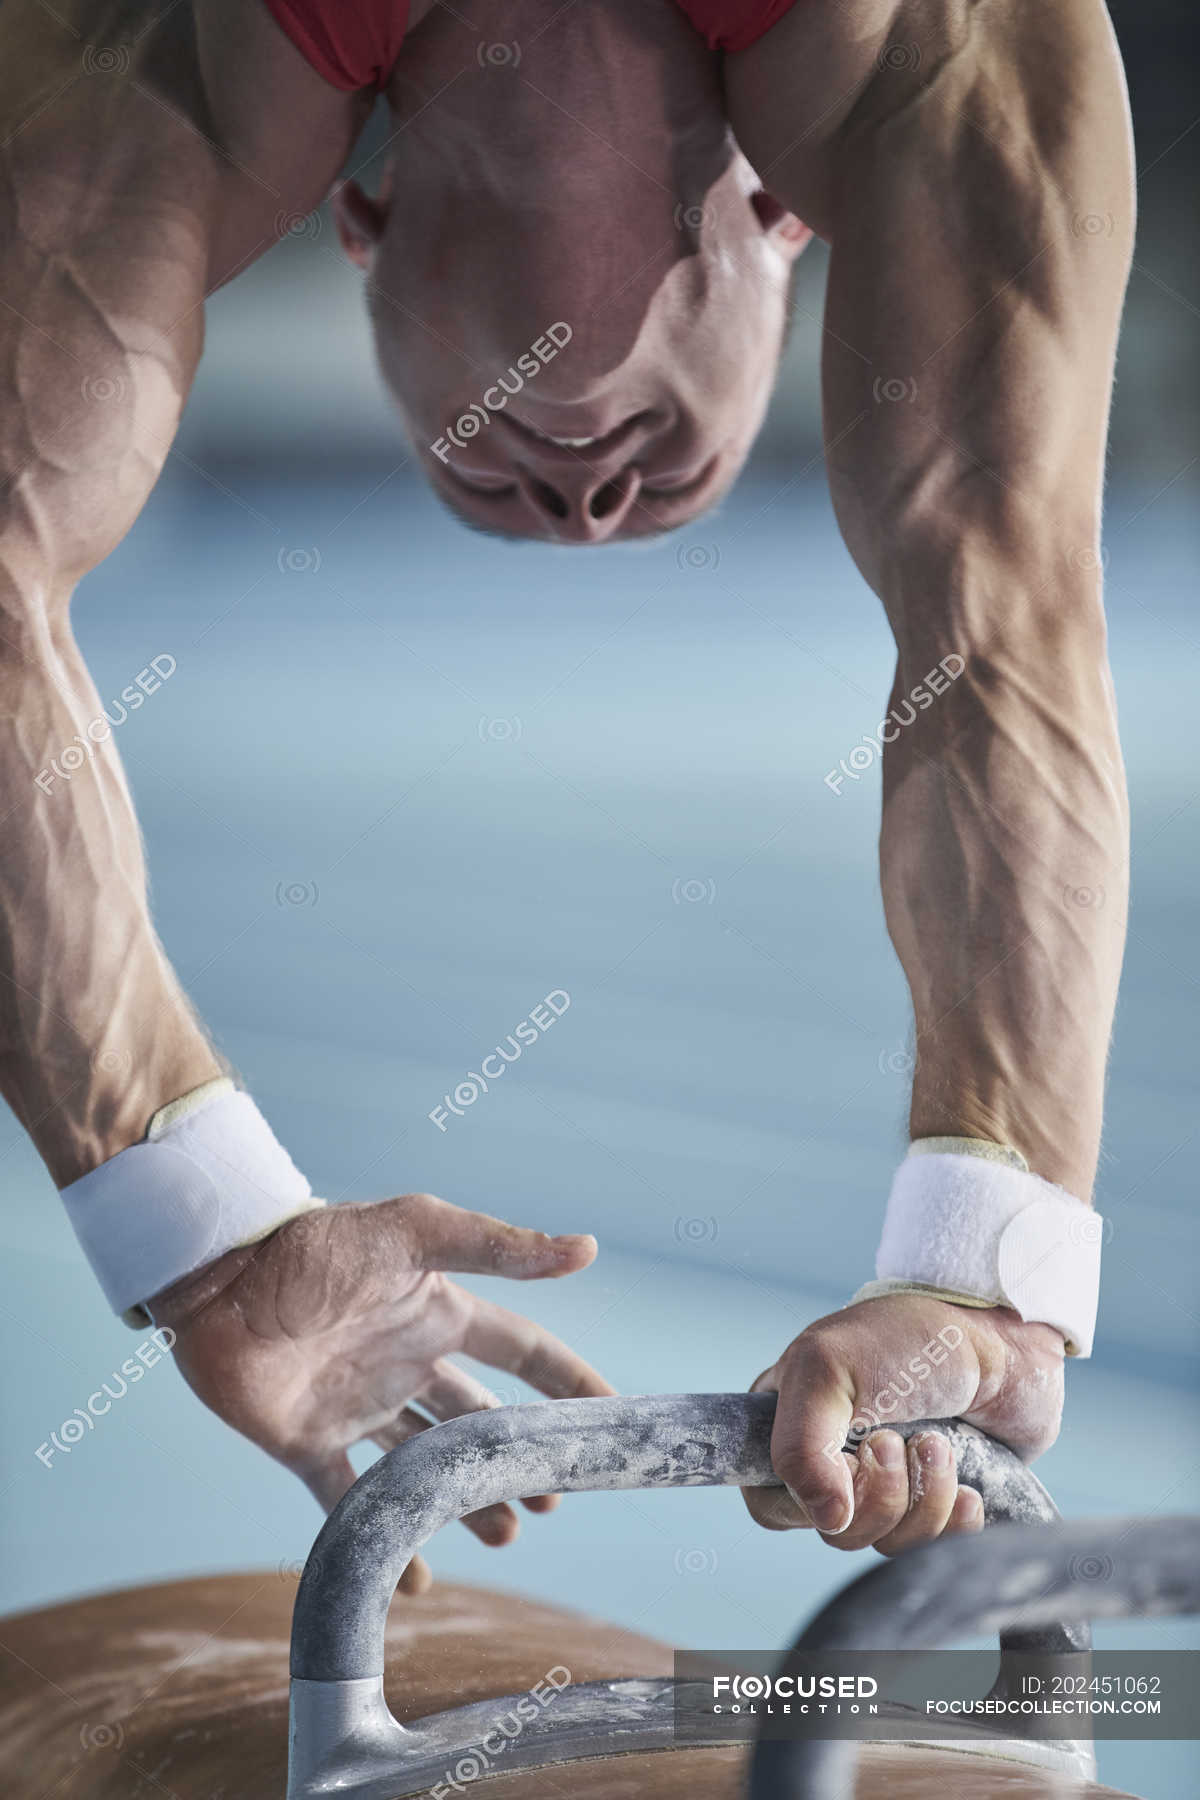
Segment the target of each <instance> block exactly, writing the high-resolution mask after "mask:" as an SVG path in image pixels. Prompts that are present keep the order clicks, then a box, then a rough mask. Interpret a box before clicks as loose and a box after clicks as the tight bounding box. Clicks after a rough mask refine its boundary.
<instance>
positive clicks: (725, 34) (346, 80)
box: [266, 0, 794, 90]
mask: <svg viewBox="0 0 1200 1800" xmlns="http://www.w3.org/2000/svg"><path fill="white" fill-rule="evenodd" d="M266 4H267V6H268V8H269V9H270V11H271V13H272V14H273V15H274V17H275V20H276V22H277V23H278V24H279V25H280V26H281V27H282V29H283V30H284V31H285V32H286V33H287V35H288V37H290V38H291V40H292V42H293V44H295V46H296V48H297V50H299V52H300V54H301V55H302V56H303V57H304V58H305V60H306V61H307V62H309V63H311V64H312V66H313V68H314V69H315V70H316V71H317V74H318V75H322V76H324V78H325V80H326V81H328V82H330V83H331V84H332V85H333V86H334V87H336V88H344V89H346V90H353V89H356V88H381V87H383V86H384V85H385V83H386V82H387V79H388V76H389V75H390V74H391V72H392V68H393V65H394V64H395V61H396V58H397V56H399V54H400V46H401V44H402V43H403V42H404V31H405V27H406V26H407V24H408V0H266ZM678 4H679V5H680V6H681V7H682V8H683V11H684V12H685V13H686V14H687V16H688V18H689V19H690V20H691V21H692V24H693V25H694V26H695V27H696V30H697V31H699V32H700V33H701V34H702V35H703V37H704V41H705V42H706V43H707V44H708V46H709V48H710V49H711V50H745V49H747V48H748V47H749V46H750V45H751V44H753V43H756V42H757V40H758V39H759V38H760V37H761V36H762V35H763V33H764V32H765V31H768V30H769V29H770V28H771V26H772V25H774V23H775V21H776V20H777V19H781V18H782V17H783V15H784V13H785V12H788V11H789V10H790V9H791V7H792V6H793V4H794V0H678Z"/></svg>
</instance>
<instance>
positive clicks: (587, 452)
mask: <svg viewBox="0 0 1200 1800" xmlns="http://www.w3.org/2000/svg"><path fill="white" fill-rule="evenodd" d="M377 207H378V211H375V210H374V209H376V208H377ZM676 212H677V214H678V215H679V216H678V217H672V216H671V214H670V211H669V209H668V210H667V212H666V214H665V219H664V214H663V209H662V208H661V207H656V208H654V209H652V210H649V211H647V210H645V209H643V211H642V212H641V214H640V215H639V216H637V217H634V218H630V219H622V218H620V217H616V218H614V217H613V216H612V214H611V213H606V212H605V210H604V208H603V204H602V202H601V204H600V207H599V210H598V211H597V212H595V213H594V214H593V216H592V217H591V218H589V217H588V215H587V209H583V208H581V209H580V210H579V213H578V216H576V214H575V213H571V214H569V215H568V216H567V217H566V218H565V219H564V218H563V217H558V218H556V219H554V220H553V221H547V220H540V219H539V218H538V217H536V216H530V217H527V218H523V217H521V216H519V215H518V216H517V217H516V218H514V216H513V215H512V213H511V211H508V212H506V213H505V214H504V215H503V216H500V215H499V214H498V213H497V212H496V211H495V210H494V209H489V208H488V207H487V206H482V207H477V208H473V209H471V210H470V216H468V217H463V216H461V214H460V211H459V209H458V208H454V209H445V208H435V209H433V210H431V211H427V212H425V214H424V216H420V215H421V206H420V202H419V201H418V203H417V205H416V207H415V208H413V209H409V208H407V207H406V215H407V216H406V220H405V224H404V228H403V230H401V229H400V226H399V224H398V223H397V222H394V221H392V220H391V219H390V213H389V208H388V205H387V200H386V196H385V199H384V201H383V203H382V204H380V203H376V202H370V201H367V200H366V198H365V196H363V195H362V194H361V193H359V192H357V191H348V190H345V189H344V190H342V191H341V193H340V195H339V198H338V214H339V225H340V228H341V231H342V237H343V242H344V243H345V245H346V248H347V249H348V250H349V252H350V254H351V255H352V256H354V257H355V260H356V261H359V262H361V263H362V265H363V266H364V267H365V268H366V269H367V270H368V273H369V277H370V282H369V298H370V307H371V315H372V319H373V323H374V328H375V337H376V347H377V352H378V356H379V362H380V366H381V369H382V372H383V374H384V377H385V380H386V381H387V383H388V385H389V388H390V390H391V392H392V394H393V396H394V398H395V400H396V402H397V405H398V406H399V409H400V412H401V414H402V417H403V419H404V422H405V426H406V429H407V431H408V434H409V437H410V438H411V440H412V443H413V446H414V449H415V451H416V454H417V457H418V459H419V460H420V463H421V466H422V468H423V469H424V470H425V472H426V474H427V476H428V478H429V480H430V482H431V483H432V485H433V487H434V488H435V490H436V492H437V493H438V494H439V496H440V497H441V498H442V499H443V500H444V501H445V503H446V504H447V505H448V506H449V507H450V508H451V509H452V510H453V511H454V512H455V513H457V514H458V515H459V516H460V517H461V518H463V519H464V521H465V522H466V523H468V524H470V525H473V526H475V527H477V528H479V529H483V530H486V531H492V532H496V533H498V534H500V535H503V536H511V537H527V538H529V537H532V538H543V539H547V540H549V541H552V542H556V543H564V544H584V543H601V542H605V541H611V540H613V539H620V538H626V539H628V538H637V537H646V536H650V535H653V534H655V533H657V532H661V531H666V530H671V529H673V528H674V527H676V526H680V525H684V524H686V523H687V522H688V521H689V520H691V519H693V518H695V517H696V515H697V514H699V513H700V512H702V511H704V510H705V509H706V508H707V507H708V506H710V505H712V503H713V502H714V501H715V500H717V499H718V498H719V497H720V496H721V495H723V494H724V493H725V491H726V489H727V488H728V487H729V486H730V484H731V483H732V481H733V480H734V478H735V476H736V474H737V472H738V470H739V469H740V468H741V465H742V463H743V461H744V460H745V457H746V454H747V452H748V450H749V448H750V445H751V443H752V442H753V439H754V437H755V435H756V433H757V431H758V428H759V426H760V424H761V422H762V418H763V414H764V412H765V410H766V406H767V401H768V399H769V397H770V393H771V388H772V385H773V382H774V376H775V370H776V367H777V364H778V359H779V350H780V344H781V339H782V335H783V329H784V323H785V315H786V310H787V296H788V289H789V274H790V268H791V264H792V261H793V260H794V258H795V256H796V255H797V254H798V253H799V251H800V250H801V249H802V248H803V247H804V245H805V244H806V243H807V242H808V239H809V236H810V234H809V233H808V231H807V230H806V229H805V227H803V226H802V225H801V224H800V222H799V221H798V220H795V219H793V218H792V217H791V216H790V215H788V214H784V213H782V212H781V210H780V209H779V208H778V207H777V206H776V205H775V204H774V202H772V201H771V200H770V199H769V198H768V197H767V196H766V195H765V194H763V193H762V191H761V189H760V188H759V187H758V184H757V182H756V181H755V179H754V177H753V175H752V174H751V172H750V171H749V168H748V165H746V163H745V162H744V160H743V159H741V158H740V157H735V158H734V159H733V161H732V162H731V164H730V166H729V169H728V170H727V171H726V173H725V174H724V175H723V176H722V177H721V179H720V181H719V182H718V183H716V184H715V186H714V187H713V188H712V189H710V190H709V192H708V194H707V195H706V197H705V201H704V204H703V206H702V207H693V208H690V209H676ZM414 213H415V214H416V215H417V216H415V217H414ZM664 224H665V229H664ZM368 239H371V240H372V241H370V242H368V241H367V240H368Z"/></svg>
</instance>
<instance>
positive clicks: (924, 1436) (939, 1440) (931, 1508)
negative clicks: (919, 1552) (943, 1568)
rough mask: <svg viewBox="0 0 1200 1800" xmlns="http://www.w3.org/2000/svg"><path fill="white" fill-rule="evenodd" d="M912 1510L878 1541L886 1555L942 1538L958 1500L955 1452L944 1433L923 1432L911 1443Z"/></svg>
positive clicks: (909, 1448)
mask: <svg viewBox="0 0 1200 1800" xmlns="http://www.w3.org/2000/svg"><path fill="white" fill-rule="evenodd" d="M907 1463H908V1510H907V1512H906V1513H905V1515H904V1517H903V1518H902V1519H901V1520H900V1522H899V1523H898V1524H897V1526H896V1528H895V1530H894V1531H891V1532H889V1533H888V1534H887V1535H886V1536H883V1537H879V1538H877V1539H876V1541H875V1548H876V1549H877V1550H878V1551H880V1552H881V1553H882V1554H883V1555H884V1556H895V1555H896V1554H897V1553H898V1552H899V1551H902V1550H909V1549H911V1548H912V1546H913V1545H914V1544H928V1543H931V1542H932V1540H933V1539H934V1538H936V1537H941V1535H942V1532H943V1531H944V1530H945V1529H946V1525H947V1523H948V1521H949V1518H950V1515H951V1513H952V1512H953V1511H954V1504H955V1501H956V1499H957V1498H958V1471H957V1469H956V1468H955V1466H954V1451H953V1450H952V1449H951V1447H950V1442H949V1439H948V1438H945V1437H943V1436H942V1434H941V1432H940V1431H922V1432H919V1433H918V1434H917V1436H916V1437H914V1438H911V1439H910V1440H909V1444H908V1455H907Z"/></svg>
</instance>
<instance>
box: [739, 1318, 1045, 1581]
mask: <svg viewBox="0 0 1200 1800" xmlns="http://www.w3.org/2000/svg"><path fill="white" fill-rule="evenodd" d="M1063 1356H1064V1348H1063V1340H1062V1337H1061V1335H1060V1334H1059V1333H1058V1332H1057V1331H1055V1330H1054V1329H1053V1327H1052V1326H1049V1325H1027V1324H1025V1323H1024V1322H1023V1321H1022V1320H1021V1318H1020V1317H1019V1316H1018V1315H1017V1314H1016V1313H1015V1312H1013V1311H1012V1310H1011V1308H1009V1307H1003V1306H997V1307H991V1308H988V1309H986V1310H984V1309H977V1308H974V1307H967V1306H954V1305H951V1304H950V1303H949V1302H947V1301H944V1300H937V1299H932V1298H929V1297H926V1296H925V1295H921V1294H908V1293H898V1294H883V1295H880V1296H878V1297H877V1298H875V1299H871V1300H863V1301H860V1302H858V1303H857V1304H856V1305H853V1306H847V1307H844V1308H843V1309H842V1311H840V1312H836V1313H830V1314H829V1316H828V1317H827V1318H824V1319H818V1320H817V1321H816V1323H815V1324H813V1325H810V1326H809V1327H808V1329H807V1330H806V1331H802V1332H801V1333H800V1336H799V1337H798V1338H796V1339H794V1340H793V1342H792V1343H791V1344H789V1346H788V1348H787V1349H786V1350H785V1351H784V1353H783V1355H782V1356H781V1357H780V1359H779V1361H778V1362H777V1363H776V1364H775V1365H774V1366H773V1367H772V1368H770V1369H767V1370H766V1371H765V1373H763V1374H762V1375H760V1376H759V1378H758V1380H757V1381H756V1382H755V1383H754V1388H755V1390H756V1391H758V1392H763V1391H768V1392H775V1393H778V1395H779V1404H778V1410H777V1411H776V1415H775V1426H774V1431H773V1433H772V1437H771V1460H772V1462H773V1464H774V1467H775V1472H776V1474H777V1475H778V1476H779V1477H780V1479H781V1480H782V1481H783V1482H785V1483H786V1486H785V1487H783V1488H748V1489H744V1490H743V1492H744V1496H745V1500H746V1504H747V1506H748V1507H749V1508H750V1511H751V1513H752V1514H753V1516H754V1518H755V1519H757V1520H758V1522H759V1524H760V1525H765V1526H766V1527H767V1528H768V1530H771V1531H788V1530H792V1529H795V1528H797V1527H802V1526H812V1527H815V1528H816V1529H817V1530H818V1531H819V1532H820V1533H821V1535H822V1537H823V1538H824V1539H825V1541H826V1543H829V1544H834V1545H836V1546H837V1547H838V1548H839V1549H843V1550H861V1549H863V1548H864V1546H866V1545H868V1544H873V1545H874V1546H875V1548H876V1549H877V1550H880V1551H882V1552H883V1554H884V1555H885V1556H891V1555H894V1554H895V1553H896V1552H897V1551H900V1550H908V1549H911V1547H912V1546H913V1545H914V1544H923V1543H927V1542H928V1541H929V1540H930V1539H931V1538H936V1537H939V1536H941V1534H942V1533H943V1532H949V1531H978V1530H980V1529H981V1528H982V1525H983V1502H982V1501H981V1500H980V1498H979V1495H978V1494H977V1493H975V1491H974V1490H973V1489H972V1488H968V1487H960V1486H959V1483H958V1478H957V1474H956V1471H955V1467H954V1458H953V1455H952V1453H951V1452H950V1447H949V1443H948V1441H947V1440H946V1439H945V1438H944V1437H943V1436H942V1435H941V1434H940V1433H939V1432H923V1433H920V1434H918V1436H917V1437H916V1438H915V1439H912V1440H910V1441H909V1443H908V1445H907V1447H906V1446H905V1443H904V1440H903V1439H902V1438H901V1437H900V1434H899V1433H898V1432H895V1431H887V1430H877V1431H873V1432H872V1435H871V1436H870V1437H867V1438H865V1441H862V1442H861V1443H860V1447H859V1449H858V1454H857V1455H856V1456H850V1455H846V1454H844V1453H843V1450H842V1445H843V1444H844V1443H846V1442H847V1441H848V1440H849V1441H850V1442H852V1443H858V1442H859V1440H860V1439H862V1438H863V1437H864V1434H865V1433H866V1432H867V1431H868V1430H869V1429H870V1428H871V1427H874V1426H876V1425H879V1424H880V1423H881V1422H882V1423H884V1424H886V1423H887V1422H888V1421H889V1420H890V1421H892V1422H894V1423H905V1422H907V1421H909V1420H912V1419H931V1418H932V1419H939V1418H951V1417H955V1418H962V1419H965V1420H966V1421H967V1422H968V1424H971V1425H977V1426H978V1427H979V1428H980V1430H982V1431H986V1432H988V1433H989V1435H990V1436H992V1437H995V1438H999V1439H1000V1441H1001V1442H1002V1443H1005V1444H1008V1445H1009V1446H1010V1447H1011V1448H1012V1449H1013V1450H1015V1451H1016V1452H1017V1453H1018V1454H1019V1455H1020V1456H1022V1457H1024V1458H1025V1460H1026V1461H1032V1459H1033V1458H1034V1457H1035V1456H1037V1455H1039V1454H1040V1453H1041V1452H1042V1451H1043V1450H1045V1449H1046V1448H1048V1446H1049V1445H1050V1444H1052V1443H1053V1442H1054V1439H1055V1438H1056V1437H1057V1435H1058V1427H1059V1422H1060V1420H1061V1417H1062V1404H1063Z"/></svg>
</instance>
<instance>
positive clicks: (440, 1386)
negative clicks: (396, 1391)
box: [416, 1357, 500, 1419]
mask: <svg viewBox="0 0 1200 1800" xmlns="http://www.w3.org/2000/svg"><path fill="white" fill-rule="evenodd" d="M416 1399H417V1402H418V1404H419V1405H421V1406H423V1407H424V1408H425V1410H426V1412H428V1413H432V1414H433V1416H434V1418H435V1419H457V1418H458V1417H459V1415H460V1414H462V1413H469V1412H490V1411H491V1409H492V1408H493V1407H496V1406H499V1404H500V1402H499V1400H498V1399H497V1398H496V1396H495V1394H493V1392H492V1390H491V1388H489V1387H485V1386H484V1384H483V1382H482V1381H476V1379H475V1377H474V1376H473V1375H469V1374H468V1373H467V1371H466V1369H460V1368H458V1367H457V1366H456V1365H455V1364H454V1363H452V1362H447V1361H446V1359H445V1358H444V1357H439V1358H438V1360H437V1362H435V1363H434V1365H433V1372H432V1374H431V1375H430V1377H429V1380H428V1381H427V1382H426V1383H425V1385H424V1387H422V1389H421V1391H420V1393H419V1394H418V1395H417V1396H416Z"/></svg>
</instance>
